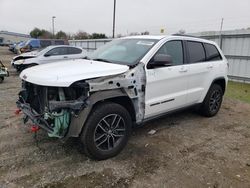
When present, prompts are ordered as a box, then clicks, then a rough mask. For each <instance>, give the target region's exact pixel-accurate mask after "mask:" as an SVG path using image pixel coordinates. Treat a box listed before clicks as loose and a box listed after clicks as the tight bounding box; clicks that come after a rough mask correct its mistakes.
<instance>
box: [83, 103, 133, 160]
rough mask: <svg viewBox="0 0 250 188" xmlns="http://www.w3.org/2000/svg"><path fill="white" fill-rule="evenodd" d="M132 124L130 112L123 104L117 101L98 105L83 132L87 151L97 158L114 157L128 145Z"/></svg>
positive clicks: (93, 157)
mask: <svg viewBox="0 0 250 188" xmlns="http://www.w3.org/2000/svg"><path fill="white" fill-rule="evenodd" d="M131 125H132V120H131V117H130V114H129V113H128V111H127V110H126V109H125V108H124V107H123V106H121V105H119V104H116V103H103V104H100V105H98V106H96V107H95V109H94V110H93V112H92V113H91V114H90V115H89V118H88V120H87V122H86V124H85V126H84V130H83V132H82V134H81V141H82V143H83V145H84V150H85V153H86V154H87V155H88V156H89V157H90V158H92V159H96V160H104V159H107V158H111V157H114V156H115V155H117V154H118V153H120V151H121V150H122V149H123V148H124V147H125V146H126V144H127V141H128V138H129V135H130V132H131Z"/></svg>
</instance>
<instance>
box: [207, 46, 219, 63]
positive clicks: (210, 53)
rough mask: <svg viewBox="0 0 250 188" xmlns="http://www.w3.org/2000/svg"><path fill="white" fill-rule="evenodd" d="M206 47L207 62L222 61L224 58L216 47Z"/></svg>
mask: <svg viewBox="0 0 250 188" xmlns="http://www.w3.org/2000/svg"><path fill="white" fill-rule="evenodd" d="M204 47H205V49H206V55H207V58H206V59H207V61H218V60H222V57H221V55H220V53H219V51H218V49H217V48H216V46H214V45H212V44H207V43H204Z"/></svg>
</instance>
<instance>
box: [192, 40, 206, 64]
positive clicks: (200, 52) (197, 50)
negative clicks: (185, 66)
mask: <svg viewBox="0 0 250 188" xmlns="http://www.w3.org/2000/svg"><path fill="white" fill-rule="evenodd" d="M187 44H188V52H189V63H198V62H202V61H205V59H206V56H205V50H204V47H203V45H202V43H200V42H191V41H188V42H187Z"/></svg>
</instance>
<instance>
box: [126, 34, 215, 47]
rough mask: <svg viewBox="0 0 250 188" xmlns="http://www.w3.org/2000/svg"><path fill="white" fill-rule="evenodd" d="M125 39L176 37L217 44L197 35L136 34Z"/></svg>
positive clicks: (177, 38) (176, 38)
mask: <svg viewBox="0 0 250 188" xmlns="http://www.w3.org/2000/svg"><path fill="white" fill-rule="evenodd" d="M123 39H154V40H162V39H173V40H174V39H175V40H191V41H197V42H204V43H210V44H215V45H216V43H215V42H213V41H210V40H206V39H203V38H199V37H195V36H188V35H136V36H129V37H124V38H123Z"/></svg>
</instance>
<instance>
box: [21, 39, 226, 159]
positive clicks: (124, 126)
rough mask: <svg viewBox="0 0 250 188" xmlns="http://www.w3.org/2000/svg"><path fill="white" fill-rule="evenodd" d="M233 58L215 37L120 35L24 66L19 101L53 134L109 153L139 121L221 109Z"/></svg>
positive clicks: (100, 154)
mask: <svg viewBox="0 0 250 188" xmlns="http://www.w3.org/2000/svg"><path fill="white" fill-rule="evenodd" d="M227 71H228V64H227V60H226V59H225V57H224V55H223V54H222V52H221V50H220V49H219V47H218V46H217V45H216V44H215V43H214V42H211V41H208V40H203V39H200V38H194V37H188V36H177V35H175V36H135V37H126V38H121V39H116V40H113V41H112V42H110V43H108V44H106V45H105V46H103V47H101V48H99V49H97V50H96V51H95V52H93V53H92V54H91V55H90V56H89V57H86V58H85V59H80V60H75V61H72V60H71V61H68V62H61V63H52V64H47V65H41V66H36V67H32V68H29V69H26V70H24V71H23V72H22V73H21V75H20V77H21V78H22V79H23V89H22V91H21V92H20V93H19V100H18V101H17V106H18V108H19V109H20V110H22V112H23V113H24V114H25V118H24V122H27V121H28V120H29V119H30V120H31V121H32V122H33V123H34V124H35V125H36V126H39V127H41V128H42V129H44V130H45V131H47V132H48V134H49V136H51V137H58V138H63V139H66V138H68V137H78V136H80V138H81V141H82V143H83V144H84V149H85V152H86V154H87V155H88V156H90V157H91V158H94V159H97V160H102V159H107V158H110V157H113V156H115V155H117V154H118V153H119V152H120V151H121V150H122V149H123V148H124V146H125V145H126V143H127V141H128V137H129V134H130V131H131V127H132V124H134V125H138V124H142V123H144V122H146V121H148V120H150V119H153V118H157V117H159V116H162V115H165V114H167V113H170V112H173V111H176V110H179V109H183V108H186V107H190V106H196V107H198V108H199V109H200V110H199V111H200V112H201V113H202V114H203V115H205V116H207V117H211V116H214V115H216V114H217V112H218V111H219V109H220V106H221V103H222V98H223V94H224V92H225V89H226V85H227Z"/></svg>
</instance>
